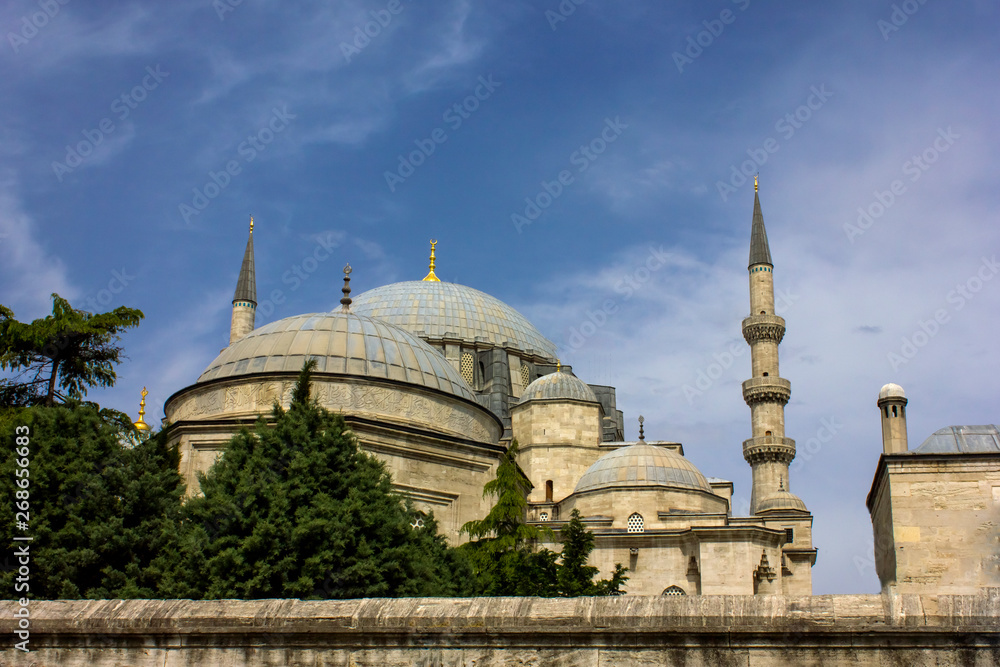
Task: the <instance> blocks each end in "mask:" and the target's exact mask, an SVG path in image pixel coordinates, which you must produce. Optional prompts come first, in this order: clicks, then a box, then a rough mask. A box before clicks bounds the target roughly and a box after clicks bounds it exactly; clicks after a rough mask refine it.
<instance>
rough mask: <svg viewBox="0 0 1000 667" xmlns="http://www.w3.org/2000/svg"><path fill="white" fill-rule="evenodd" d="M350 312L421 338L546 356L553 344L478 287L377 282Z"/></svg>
mask: <svg viewBox="0 0 1000 667" xmlns="http://www.w3.org/2000/svg"><path fill="white" fill-rule="evenodd" d="M351 311H352V312H355V313H359V314H361V315H368V316H369V317H377V318H378V319H380V320H384V321H386V322H389V323H390V324H394V325H396V326H397V327H400V328H403V329H406V330H407V331H410V332H413V333H415V334H417V335H419V336H421V337H423V338H425V339H429V340H442V339H445V338H458V339H461V340H466V341H469V342H475V341H477V340H480V341H487V342H490V343H492V344H494V345H496V346H498V347H499V346H509V347H512V348H514V349H516V350H519V351H521V352H526V353H529V354H536V355H539V356H541V357H544V358H546V359H549V360H554V359H555V358H556V346H555V344H554V343H553V342H552V341H550V340H548V339H547V338H545V336H543V335H542V334H541V333H540V332H539V331H538V329H536V328H535V327H534V326H533V325H532V324H531V322H529V321H528V320H527V319H526V318H525V317H524V315H522V314H521V313H519V312H517V311H516V310H514V309H513V308H511V307H510V306H508V305H507V304H505V303H504V302H503V301H500V300H499V299H497V298H496V297H492V296H490V295H489V294H486V293H485V292H480V291H479V290H477V289H473V288H471V287H466V286H465V285H458V284H456V283H444V282H435V281H424V280H411V281H407V282H402V283H392V284H391V285H384V286H382V287H376V288H375V289H371V290H368V291H367V292H363V293H361V294H359V295H358V296H356V297H354V303H353V304H352V305H351Z"/></svg>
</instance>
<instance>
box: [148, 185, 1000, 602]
mask: <svg viewBox="0 0 1000 667" xmlns="http://www.w3.org/2000/svg"><path fill="white" fill-rule="evenodd" d="M434 244H435V242H433V241H432V243H431V256H430V270H429V272H428V274H427V275H426V277H424V278H423V280H414V281H406V282H399V283H393V284H389V285H385V286H382V287H377V288H375V289H372V290H369V291H367V292H363V293H362V294H360V295H357V296H354V297H352V296H351V288H350V266H347V267H345V269H344V287H343V290H342V291H343V294H344V296H343V298H342V299H341V301H340V303H341V306H340V307H339V308H337V309H336V310H333V311H331V312H320V313H309V314H303V315H296V316H292V317H287V318H284V319H281V320H278V321H275V322H271V323H269V324H266V325H264V326H261V327H259V328H255V327H254V318H255V310H256V307H257V295H256V282H255V275H254V245H253V223H252V221H251V226H250V235H249V239H248V241H247V245H246V251H245V254H244V257H243V264H242V267H241V270H240V274H239V279H238V282H237V286H236V293H235V295H234V298H233V311H232V323H231V330H230V331H231V333H230V340H229V346H228V347H227V348H226V349H224V350H223V351H222V352H221V353H220V354H219V356H218V357H217V358H216V359H215V360H214V361H212V363H211V364H209V366H208V368H207V369H206V370H205V372H204V373H202V374H201V376H200V377H199V378H198V379H197V380H196V381H195V382H194V384H192V385H190V386H188V387H186V388H184V389H181V390H180V391H178V392H176V393H175V394H173V395H172V396H171V397H170V398H169V399H168V400H167V402H166V405H165V407H164V412H165V414H166V424H167V425H166V429H167V432H168V434H169V438H170V441H171V442H173V443H176V444H178V445H179V448H180V452H181V464H180V465H181V473H182V475H183V477H184V479H185V481H186V483H187V485H188V489H189V492H191V493H194V492H197V488H198V487H197V484H198V482H197V473H198V472H199V471H206V470H207V469H208V468H209V467H210V466H211V464H212V462H213V461H214V460H215V458H216V457H217V456H218V455H219V453H220V452H221V450H222V449H223V447H224V446H225V443H226V442H227V441H228V440H229V438H230V437H232V435H233V434H234V433H235V432H236V431H237V430H238V429H239V428H240V427H242V426H244V425H251V424H252V423H253V422H254V421H255V420H256V419H257V417H258V415H260V414H265V415H266V414H268V413H269V412H270V410H271V405H272V403H273V402H274V401H275V400H278V401H280V402H281V403H282V404H284V405H286V406H287V405H288V404H289V403H290V401H291V392H292V388H293V386H294V383H295V380H296V377H297V375H298V373H299V371H300V369H301V368H302V364H303V362H304V361H305V360H307V359H314V360H316V362H317V366H316V371H315V374H314V376H313V396H314V398H315V399H316V400H317V401H318V402H319V403H320V404H321V405H322V406H324V407H326V408H327V409H329V410H332V411H335V412H338V413H341V414H343V415H344V417H345V419H346V420H347V422H348V424H349V425H350V427H351V429H352V430H353V432H354V433H355V435H356V436H357V439H358V441H359V443H360V445H361V446H362V448H363V449H365V450H366V451H368V452H370V453H372V454H374V455H375V456H377V457H379V458H380V459H381V460H383V461H385V463H386V464H387V466H388V469H389V470H390V472H391V473H392V476H393V481H394V484H395V487H396V489H397V490H398V491H400V492H401V493H402V494H404V495H405V496H407V497H408V498H410V499H411V500H412V502H413V503H414V506H415V507H417V508H418V509H419V510H420V511H421V512H425V513H430V512H433V513H434V516H435V518H436V519H437V521H438V524H439V527H440V529H441V531H442V533H443V534H444V535H445V536H446V537H447V538H448V540H449V541H450V542H452V543H453V544H455V543H460V542H461V541H462V540H463V536H462V535H461V534H460V532H459V531H460V527H461V526H462V525H463V524H464V523H465V522H467V521H470V520H473V519H480V518H482V517H483V516H485V515H486V513H487V512H488V511H489V510H490V507H491V499H489V498H486V499H484V498H483V485H484V484H485V483H486V482H487V481H489V480H490V479H492V478H493V477H494V475H495V472H496V466H497V463H498V457H499V455H500V454H501V453H502V452H503V451H504V450H505V448H506V447H507V446H508V445H509V444H510V442H511V441H512V440H514V439H516V440H517V441H518V443H519V445H520V455H519V459H518V461H519V463H520V465H521V467H522V468H523V470H524V472H525V473H526V474H527V476H528V478H529V479H530V481H531V483H532V484H533V488H532V490H531V492H530V494H529V496H528V504H529V509H528V517H527V520H528V521H530V522H534V523H537V524H539V525H549V526H551V527H552V528H553V529H556V532H558V527H559V526H560V525H561V524H562V523H563V522H565V521H566V520H568V518H569V516H570V514H571V512H572V511H573V510H574V509H575V510H579V512H580V514H581V515H582V517H583V520H584V523H585V524H586V525H587V527H588V529H589V530H591V531H592V532H593V533H594V535H595V543H596V548H595V551H594V553H593V554H592V555H591V564H593V565H596V566H598V567H599V568H600V571H601V576H604V577H607V576H609V575H610V573H611V572H612V571H613V569H614V565H615V564H616V563H621V564H623V565H626V566H627V567H628V568H629V570H630V572H629V582H628V586H627V589H628V592H629V594H638V595H660V594H666V595H709V594H738V595H739V594H743V595H751V594H758V595H768V594H775V595H811V594H812V567H813V565H814V564H815V562H816V554H817V552H816V549H815V548H814V547H813V543H812V523H813V517H812V514H811V513H810V512H809V510H808V509H807V507H806V505H805V503H804V502H803V501H802V500H801V499H800V498H799V497H798V496H796V495H795V494H794V493H792V490H791V488H792V480H791V479H790V478H789V464H790V463H791V462H792V460H793V459H794V458H795V441H794V440H792V439H790V438H788V437H786V436H785V428H784V408H785V405H786V404H787V403H788V400H789V397H790V395H791V384H790V383H789V381H788V380H786V379H784V378H782V377H781V376H780V373H779V366H778V348H779V344H780V343H781V340H782V338H783V336H784V333H785V321H784V319H783V318H781V317H779V316H778V315H776V314H775V312H774V284H773V273H772V271H773V263H772V260H771V253H770V249H769V247H768V241H767V233H766V231H765V227H764V217H763V214H762V212H761V206H760V198H759V195H758V193H757V187H756V183H755V187H754V204H753V213H752V218H751V230H750V253H749V264H748V272H749V285H750V290H749V292H750V315H749V316H748V317H746V318H745V319H744V320H743V323H742V330H743V336H744V338H745V339H746V342H747V344H748V345H749V346H750V351H751V369H752V372H751V377H750V379H748V380H746V381H745V382H744V383H743V397H744V399H745V400H746V403H747V405H748V407H749V408H750V424H751V429H750V434H749V436H750V437H748V438H747V439H746V440H745V441H744V442H743V445H742V451H743V457H744V459H746V461H747V463H748V464H749V465H750V468H751V471H752V489H751V502H750V510H749V516H743V517H741V516H734V514H733V508H732V497H733V483H732V482H730V481H726V480H722V479H717V478H714V477H707V476H705V475H704V474H703V473H702V472H701V471H699V470H698V469H697V468H696V467H695V466H694V465H693V464H692V463H691V462H690V461H689V460H688V459H687V458H685V456H684V447H683V446H682V445H681V443H678V442H669V441H657V440H646V439H645V434H644V432H643V429H642V426H641V422H642V418H641V417H640V418H639V421H640V431H639V440H638V441H631V442H630V441H624V438H623V432H624V427H623V414H622V411H621V410H619V409H618V407H617V405H616V400H615V388H614V387H609V386H603V385H597V384H588V383H587V382H585V381H584V380H583V379H581V378H578V377H576V375H574V373H573V371H572V368H571V367H569V366H565V365H562V364H561V363H560V360H559V359H557V358H556V346H555V345H554V344H553V343H552V342H551V341H549V340H548V339H546V338H545V336H544V335H542V333H541V332H539V331H538V329H536V328H535V327H534V326H533V325H532V324H531V323H530V322H529V321H528V320H527V319H526V318H525V317H524V316H523V315H521V314H520V313H518V312H517V311H516V310H514V309H513V308H511V307H510V306H508V305H507V304H505V303H503V302H501V301H500V300H498V299H496V298H494V297H492V296H490V295H489V294H485V293H483V292H481V291H479V290H476V289H473V288H471V287H466V286H464V285H458V284H455V283H447V282H442V281H440V280H439V279H438V278H437V276H436V275H435V273H434V269H435V249H434ZM891 387H895V385H891V386H890V385H887V388H884V389H883V393H884V394H885V396H880V399H879V409H880V412H882V411H883V407H884V406H890V407H891V412H890V409H889V407H886V409H885V410H884V417H883V426H884V429H883V431H884V433H883V442H884V446H885V451H886V454H885V455H884V456H883V461H882V462H880V465H881V466H882V467H881V468H880V470H879V472H878V473H877V476H876V482H875V486H873V491H872V497H870V498H869V507H870V509H871V510H872V516H873V524H874V525H875V527H876V545H879V543H880V542H881V543H882V544H883V545H886V544H888V547H885V546H883V549H882V551H883V553H881V554H876V556H877V561H878V563H879V576H880V578H881V579H882V580H883V584H887V582H888V583H890V584H891V583H895V581H896V572H897V571H899V572H902V569H900V568H902V567H903V565H906V564H907V563H909V564H910V565H908V567H911V570H912V574H913V575H914V576H917V577H918V579H919V576H920V572H918V571H917V570H919V563H917V564H916V565H914V564H913V563H914V561H906V560H905V559H904V560H903V561H901V564H900V563H897V561H896V560H895V557H894V555H893V554H895V553H896V552H897V550H902V549H903V548H906V546H905V545H897V544H894V543H893V541H892V537H891V536H892V535H895V534H896V533H898V531H896V533H894V532H893V531H894V530H895V528H894V518H893V514H892V512H893V503H894V502H898V501H896V500H893V498H894V496H893V493H894V492H895V490H896V489H898V488H900V485H899V482H898V481H897V482H894V484H895V486H893V485H892V484H890V482H892V480H893V479H896V480H899V479H901V478H902V477H903V476H905V469H906V466H907V465H909V463H908V461H912V460H913V457H909V458H908V457H907V453H900V452H906V444H905V411H903V410H904V408H903V406H904V405H905V400H906V399H905V397H903V394H902V390H901V389H899V388H898V387H897V388H896V389H892V388H891ZM897 389H898V391H897ZM890 404H891V405H890ZM900 411H903V412H902V422H901V426H900V423H899V421H898V417H899V413H900ZM890 414H891V415H892V418H896V419H897V421H892V419H891V418H890ZM900 428H901V429H902V434H903V435H902V445H900V444H899V443H900V435H899V434H900ZM983 428H987V427H983ZM988 428H992V431H988V430H987V431H986V433H987V434H989V433H996V432H997V430H996V427H988ZM984 437H985V438H986V439H987V440H988V439H989V438H990V437H992V438H993V440H990V442H993V443H995V444H996V447H997V448H998V449H1000V434H998V435H995V436H989V435H987V436H984ZM984 442H985V440H984ZM734 449H735V447H734ZM890 454H891V455H890ZM908 454H912V453H908ZM996 455H997V456H995V457H993V458H992V459H990V461H991V463H989V465H990V466H993V468H991V469H995V470H994V472H996V473H997V475H996V476H997V478H998V479H1000V466H998V465H997V461H1000V451H998V452H996ZM886 461H888V462H889V464H890V467H889V468H888V469H886V468H885V465H886ZM921 470H922V471H924V472H926V470H927V468H926V465H924V466H923V467H922V468H921ZM893 476H895V477H893ZM880 480H881V481H880ZM997 483H1000V482H997ZM984 488H985V487H984ZM987 493H988V492H987ZM993 493H994V495H995V496H997V497H998V498H1000V495H998V494H997V487H993ZM897 495H898V494H897ZM903 495H906V499H905V500H904V501H903V502H911V501H912V498H911V496H910V494H909V493H908V492H907V493H904V494H903ZM917 495H919V494H917ZM917 510H919V508H917ZM917 510H915V511H914V512H911V515H912V516H913V517H917V518H916V519H914V521H917V519H919V518H920V517H921V516H923V515H922V514H920V511H917ZM918 523H919V521H918ZM421 527H422V521H421V520H420V519H418V520H416V521H415V523H414V529H415V530H419V529H420V528H421ZM880 527H881V530H882V531H883V533H885V531H888V534H889V535H890V538H888V540H887V539H881V540H880V539H879V530H880ZM927 534H929V533H925V535H927ZM909 535H910V536H911V537H912V535H913V532H912V530H911V532H910V533H909ZM883 538H884V535H883ZM547 546H550V547H554V548H555V549H556V550H558V548H559V547H558V545H556V544H553V545H547ZM878 548H879V547H878V546H877V547H876V549H877V550H878ZM911 551H912V549H911ZM907 553H910V552H907ZM914 568H916V569H914ZM907 576H910V575H909V574H901V575H900V577H901V578H905V577H907ZM963 585H964V584H963Z"/></svg>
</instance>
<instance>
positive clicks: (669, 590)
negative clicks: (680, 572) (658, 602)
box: [663, 586, 687, 595]
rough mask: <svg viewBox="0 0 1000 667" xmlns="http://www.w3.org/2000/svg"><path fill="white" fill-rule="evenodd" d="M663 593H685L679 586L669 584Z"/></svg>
mask: <svg viewBox="0 0 1000 667" xmlns="http://www.w3.org/2000/svg"><path fill="white" fill-rule="evenodd" d="M663 595H687V593H685V592H684V589H683V588H681V587H680V586H670V587H668V588H667V589H666V590H664V591H663Z"/></svg>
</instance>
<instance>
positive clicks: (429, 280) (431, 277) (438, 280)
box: [424, 241, 441, 283]
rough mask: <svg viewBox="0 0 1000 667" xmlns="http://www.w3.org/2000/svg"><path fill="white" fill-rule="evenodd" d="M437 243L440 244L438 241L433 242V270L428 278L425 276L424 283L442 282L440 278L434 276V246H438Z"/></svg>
mask: <svg viewBox="0 0 1000 667" xmlns="http://www.w3.org/2000/svg"><path fill="white" fill-rule="evenodd" d="M437 243H438V242H437V241H431V270H430V272H429V273H428V274H427V275H426V276H424V282H429V283H439V282H441V279H440V278H438V277H437V276H436V275H434V246H436V245H437Z"/></svg>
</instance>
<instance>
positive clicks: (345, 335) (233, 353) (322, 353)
mask: <svg viewBox="0 0 1000 667" xmlns="http://www.w3.org/2000/svg"><path fill="white" fill-rule="evenodd" d="M306 359H315V360H316V372H317V373H338V374H344V375H356V376H362V377H370V378H379V379H385V380H397V381H399V382H406V383H409V384H415V385H419V386H422V387H428V388H430V389H437V390H439V391H443V392H446V393H449V394H453V395H456V396H460V397H462V398H465V399H468V400H470V401H474V400H475V397H474V395H473V393H472V389H471V388H470V387H469V385H468V384H467V383H466V382H465V380H463V379H462V376H461V375H460V374H459V372H458V371H457V370H455V368H454V367H452V365H451V364H449V363H448V360H447V359H445V358H444V357H443V356H442V355H441V354H440V353H439V352H438V351H437V350H435V349H434V348H432V347H431V346H430V345H428V344H427V343H425V342H424V341H422V340H420V339H419V338H417V337H416V336H414V335H413V334H411V333H409V332H408V331H404V330H402V329H400V328H398V327H394V326H392V325H391V324H386V323H385V322H380V321H379V320H376V319H374V318H371V317H365V316H363V315H357V314H354V313H343V312H340V313H312V314H309V315H296V316H294V317H287V318H285V319H283V320H278V321H276V322H271V323H269V324H265V325H264V326H262V327H260V328H259V329H254V330H253V331H251V332H250V333H248V334H247V335H246V336H244V337H243V338H241V339H239V340H238V341H236V342H235V343H233V344H232V345H230V346H229V347H227V348H226V349H225V350H223V351H222V353H221V354H220V355H219V356H218V357H216V358H215V361H213V362H212V363H211V364H209V366H208V368H207V369H206V370H205V372H204V373H202V374H201V377H199V378H198V383H202V382H208V381H209V380H216V379H219V378H231V377H239V376H241V375H251V374H256V373H290V372H294V373H297V372H299V371H300V370H302V364H303V362H305V360H306Z"/></svg>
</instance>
